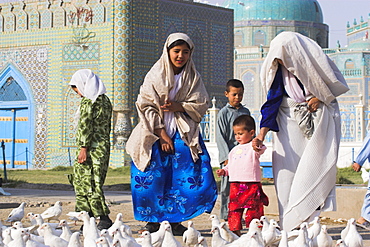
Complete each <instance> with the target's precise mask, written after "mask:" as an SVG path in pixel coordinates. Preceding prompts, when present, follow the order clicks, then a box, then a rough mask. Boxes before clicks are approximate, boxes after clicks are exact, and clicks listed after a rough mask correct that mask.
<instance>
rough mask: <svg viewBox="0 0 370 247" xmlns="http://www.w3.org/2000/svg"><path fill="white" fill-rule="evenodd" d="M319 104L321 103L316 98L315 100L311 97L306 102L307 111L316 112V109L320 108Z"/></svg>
mask: <svg viewBox="0 0 370 247" xmlns="http://www.w3.org/2000/svg"><path fill="white" fill-rule="evenodd" d="M320 103H321V101H320V100H319V99H318V98H316V97H312V98H311V99H309V100H308V102H307V106H308V110H309V111H310V112H315V111H317V109H318V108H319V106H320Z"/></svg>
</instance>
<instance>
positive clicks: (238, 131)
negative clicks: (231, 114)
mask: <svg viewBox="0 0 370 247" xmlns="http://www.w3.org/2000/svg"><path fill="white" fill-rule="evenodd" d="M233 130H234V135H235V140H236V141H237V142H238V143H239V144H246V143H248V142H250V141H252V139H253V137H254V133H255V131H254V130H246V129H245V127H244V126H242V125H235V126H233Z"/></svg>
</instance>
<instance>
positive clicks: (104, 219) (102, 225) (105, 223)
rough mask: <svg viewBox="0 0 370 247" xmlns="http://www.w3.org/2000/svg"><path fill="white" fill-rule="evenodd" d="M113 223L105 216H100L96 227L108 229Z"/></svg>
mask: <svg viewBox="0 0 370 247" xmlns="http://www.w3.org/2000/svg"><path fill="white" fill-rule="evenodd" d="M112 225H113V222H112V220H111V219H110V218H109V217H108V216H107V215H104V216H100V220H99V224H98V225H97V228H98V229H99V230H103V229H108V228H109V227H111V226H112Z"/></svg>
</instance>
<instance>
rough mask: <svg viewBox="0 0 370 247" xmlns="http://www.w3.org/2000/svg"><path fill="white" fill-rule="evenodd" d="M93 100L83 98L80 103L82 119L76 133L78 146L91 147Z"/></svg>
mask: <svg viewBox="0 0 370 247" xmlns="http://www.w3.org/2000/svg"><path fill="white" fill-rule="evenodd" d="M92 105H93V103H92V101H91V100H90V99H88V98H82V100H81V105H80V119H79V121H78V129H77V134H76V139H77V146H78V147H89V146H90V144H91V140H92V136H93V132H94V130H93V111H92V108H93V107H92Z"/></svg>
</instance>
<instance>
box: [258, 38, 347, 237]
mask: <svg viewBox="0 0 370 247" xmlns="http://www.w3.org/2000/svg"><path fill="white" fill-rule="evenodd" d="M261 82H262V87H263V90H264V93H265V94H266V95H267V100H266V102H265V103H264V104H263V106H262V108H261V114H262V119H261V124H260V128H261V129H260V133H259V134H258V135H257V137H256V138H255V139H254V140H253V146H254V148H255V149H258V147H259V146H260V145H261V144H262V142H263V141H264V139H265V136H266V134H267V132H268V131H269V130H272V131H273V132H274V133H273V156H272V165H273V173H274V181H275V188H276V193H277V197H278V203H279V215H280V225H281V226H282V227H283V229H284V230H288V231H289V230H291V229H293V228H295V227H297V226H299V225H300V224H301V223H302V222H304V221H310V219H313V217H314V216H317V215H318V214H320V212H321V211H333V210H336V201H335V181H336V163H337V158H338V148H339V142H340V114H339V108H338V103H337V101H336V97H337V96H339V95H341V94H343V93H345V92H347V91H348V90H349V89H348V87H347V84H346V81H345V80H344V78H343V76H342V74H341V73H340V72H339V70H338V68H337V67H336V66H335V64H334V63H333V62H332V61H331V60H330V58H328V57H327V56H326V55H325V54H324V53H323V51H322V49H321V47H320V46H319V45H317V43H316V42H315V41H313V40H312V39H310V38H307V37H305V36H303V35H301V34H298V33H294V32H282V33H280V34H279V35H277V36H276V37H275V38H274V39H273V40H272V41H271V45H270V51H269V53H268V55H267V57H266V59H265V61H264V63H263V65H262V70H261Z"/></svg>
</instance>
